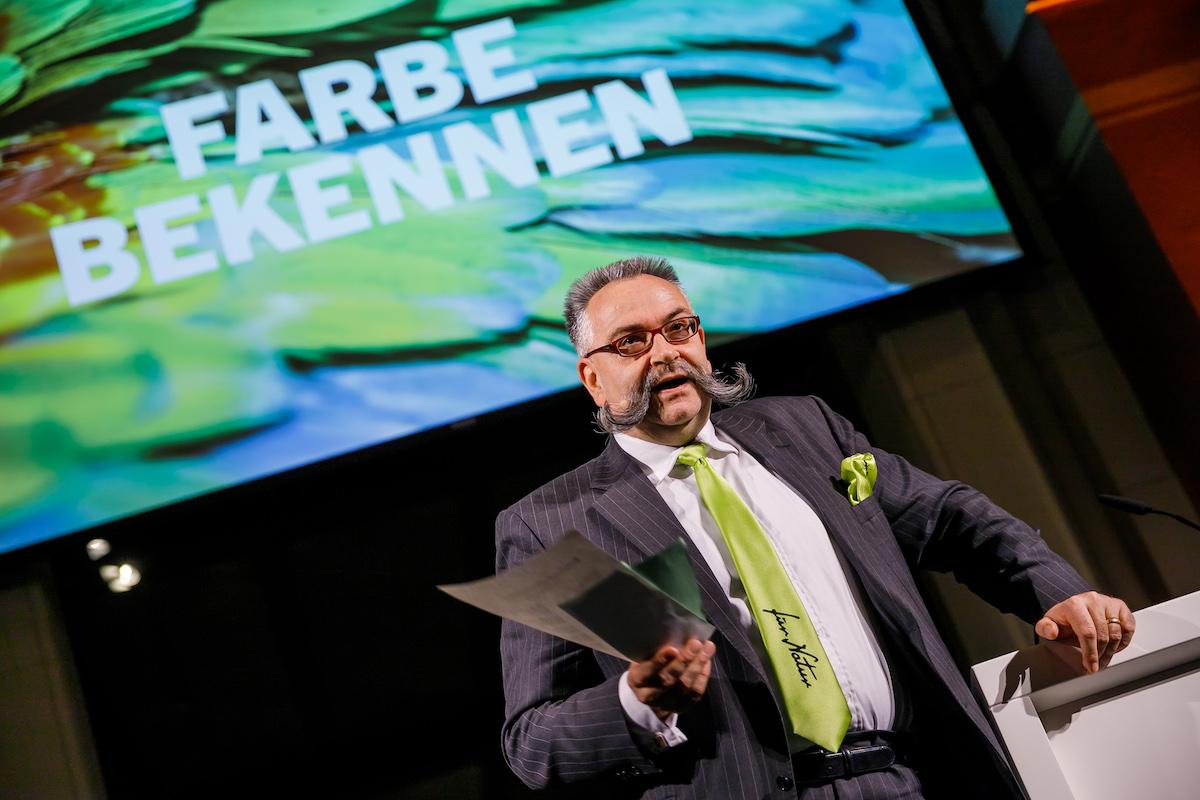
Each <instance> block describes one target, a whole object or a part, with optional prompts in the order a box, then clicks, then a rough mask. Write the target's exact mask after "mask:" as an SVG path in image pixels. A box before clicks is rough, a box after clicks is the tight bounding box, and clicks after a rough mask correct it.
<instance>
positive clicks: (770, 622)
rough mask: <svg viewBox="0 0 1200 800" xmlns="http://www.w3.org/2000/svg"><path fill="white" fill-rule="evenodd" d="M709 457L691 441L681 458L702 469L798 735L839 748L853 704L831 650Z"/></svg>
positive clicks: (703, 485)
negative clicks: (831, 659) (844, 691)
mask: <svg viewBox="0 0 1200 800" xmlns="http://www.w3.org/2000/svg"><path fill="white" fill-rule="evenodd" d="M707 452H708V446H707V445H705V444H700V443H694V444H689V445H688V446H687V447H685V448H683V449H682V450H681V451H680V452H679V457H678V459H677V460H678V463H680V464H682V465H684V466H687V467H691V468H692V470H693V471H694V472H695V475H696V485H697V486H699V487H700V499H701V500H703V501H704V505H705V506H707V507H708V510H709V512H710V513H711V514H712V516H713V519H714V520H716V522H717V526H718V527H720V529H721V534H722V535H723V536H724V537H725V543H726V544H727V545H728V546H729V553H730V555H732V556H733V563H734V565H735V566H736V567H737V571H738V576H739V577H740V578H741V580H742V586H743V587H745V589H746V595H747V597H748V599H749V602H750V610H751V612H752V613H753V614H754V619H755V621H756V622H757V623H758V632H759V634H761V635H762V639H763V645H764V646H765V648H766V653H767V660H768V661H769V662H770V663H771V669H772V670H773V671H774V672H775V677H776V679H777V680H778V683H779V687H780V690H781V691H782V693H783V702H784V705H785V706H786V708H787V714H788V719H789V720H790V721H791V723H792V730H793V731H795V732H796V733H797V734H799V735H800V736H803V737H804V738H805V739H808V740H809V741H810V742H813V743H815V744H819V745H820V746H821V747H824V748H825V749H826V750H830V751H834V750H837V749H838V748H839V747H841V745H842V739H843V738H844V737H845V736H846V730H847V729H848V728H849V727H850V707H849V706H847V705H846V697H845V695H843V694H842V687H841V686H840V685H838V681H837V676H836V675H834V674H833V669H832V668H831V667H830V665H829V659H828V658H827V657H826V655H825V648H824V647H822V646H821V640H820V639H819V638H817V632H816V630H814V629H813V626H812V622H811V621H809V618H808V612H806V611H805V610H804V605H803V604H802V603H801V602H800V597H799V596H798V595H797V594H796V589H795V587H794V586H793V585H792V581H791V579H790V578H788V575H787V572H786V571H785V570H784V568H783V564H781V563H780V562H779V557H778V556H777V555H776V554H775V548H774V547H773V546H772V545H771V542H770V540H769V539H768V538H767V534H766V533H765V532H764V531H763V529H762V526H761V525H759V524H758V520H757V519H755V518H754V513H753V512H751V511H750V509H749V507H747V506H746V504H745V503H744V502H743V501H742V498H740V497H738V493H737V491H736V490H734V488H733V487H732V486H730V485H729V484H728V483H726V482H725V479H724V478H722V477H721V476H720V475H718V474H717V472H716V470H714V469H713V468H712V465H711V464H709V463H708V460H707V459H706V458H705V457H704V455H705V453H707Z"/></svg>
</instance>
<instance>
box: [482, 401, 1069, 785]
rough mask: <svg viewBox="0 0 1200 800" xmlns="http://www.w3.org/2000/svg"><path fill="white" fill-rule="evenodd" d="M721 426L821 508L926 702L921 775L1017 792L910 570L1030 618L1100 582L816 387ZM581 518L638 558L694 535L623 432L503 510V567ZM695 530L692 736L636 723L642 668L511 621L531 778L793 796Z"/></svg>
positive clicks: (781, 741) (507, 671) (511, 666)
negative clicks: (864, 475)
mask: <svg viewBox="0 0 1200 800" xmlns="http://www.w3.org/2000/svg"><path fill="white" fill-rule="evenodd" d="M713 423H714V425H715V426H716V427H717V428H719V429H720V430H722V431H728V433H729V434H730V435H731V436H732V437H733V438H734V439H735V440H736V441H737V442H738V444H739V445H741V446H743V447H744V448H746V449H747V450H748V451H749V452H750V453H751V454H752V455H753V456H754V457H755V458H756V459H758V461H759V462H760V463H762V464H763V465H764V466H766V467H767V468H768V469H770V470H772V471H773V472H775V474H777V475H778V476H779V477H781V478H782V479H783V480H784V481H785V482H787V483H788V484H789V485H790V486H791V487H792V488H793V489H794V490H795V491H796V492H797V493H798V494H799V495H800V496H801V497H803V498H804V499H805V501H807V502H808V504H809V505H810V506H812V508H813V510H814V511H815V512H816V513H817V515H818V516H819V517H820V518H821V520H822V522H824V524H825V528H826V530H827V531H828V532H829V535H830V537H831V539H832V540H833V543H834V546H835V547H836V548H837V549H838V551H839V553H840V554H841V555H842V557H843V559H844V562H845V563H846V564H848V565H849V566H850V569H851V570H852V571H853V572H854V575H853V576H850V577H851V578H852V579H857V580H858V581H859V583H860V585H861V586H862V588H863V593H864V595H865V597H866V600H867V603H868V605H869V608H870V613H871V614H872V616H873V620H872V621H873V623H874V625H875V627H876V630H877V631H878V633H879V636H880V642H881V645H882V646H883V647H884V650H885V652H886V654H887V657H888V661H889V665H890V666H891V668H892V671H893V677H894V678H896V679H897V680H899V681H904V682H905V683H904V685H905V690H906V692H907V694H908V695H909V697H910V699H911V700H912V701H913V702H912V704H913V706H914V712H915V714H914V716H915V722H916V732H917V733H918V734H919V737H920V744H921V747H922V748H924V749H926V750H927V752H928V753H929V754H931V757H930V758H928V759H927V760H925V761H924V763H923V766H922V761H921V760H920V759H918V765H919V766H918V768H919V770H921V773H922V778H923V780H924V779H926V778H927V777H929V776H930V773H931V772H937V771H943V772H947V773H951V774H953V780H948V781H947V784H948V785H950V786H951V787H952V790H953V792H954V794H955V795H957V796H963V797H1020V796H1021V793H1020V789H1019V788H1018V784H1017V783H1016V781H1015V778H1014V777H1013V775H1012V773H1011V771H1010V770H1009V768H1008V766H1007V762H1006V760H1005V758H1004V755H1003V751H1002V750H1001V747H1000V745H999V743H998V741H997V739H996V737H995V735H994V733H993V731H992V729H991V727H990V726H989V723H988V721H987V719H986V718H985V716H984V714H983V712H982V710H981V709H980V707H979V705H978V704H977V703H976V701H975V700H974V698H973V696H972V695H971V693H970V690H969V689H968V688H967V685H966V683H965V682H964V680H963V678H962V676H961V674H960V673H959V671H958V669H957V667H956V666H955V664H954V662H953V660H952V659H951V656H950V653H949V652H948V650H947V649H946V646H945V644H944V642H943V641H942V639H941V637H940V636H939V635H938V632H937V630H936V629H935V627H934V623H933V620H932V619H931V617H930V615H929V612H928V610H927V608H926V607H925V604H924V602H923V601H922V599H921V596H920V594H919V593H918V591H917V587H916V584H915V583H914V580H913V576H912V573H911V570H913V569H916V568H928V569H935V570H941V571H947V570H953V572H954V574H955V576H956V578H957V579H958V580H959V581H961V582H963V583H965V584H967V585H968V586H969V587H970V588H971V589H972V590H973V591H975V592H976V593H977V594H979V595H980V596H982V597H983V598H984V599H985V600H987V601H989V602H990V603H992V604H993V605H995V606H997V607H998V608H1000V609H1001V610H1003V611H1011V612H1013V613H1015V614H1017V615H1018V616H1021V617H1022V618H1024V619H1026V620H1028V621H1030V622H1034V621H1036V620H1037V619H1038V618H1040V617H1041V615H1042V614H1043V613H1044V611H1045V610H1046V609H1048V608H1049V607H1050V606H1052V605H1054V604H1055V603H1057V602H1059V601H1060V600H1063V599H1065V598H1066V597H1069V596H1071V595H1073V594H1076V593H1078V592H1083V591H1087V590H1088V589H1089V588H1090V587H1088V585H1087V584H1086V583H1085V582H1084V580H1083V579H1082V578H1081V577H1080V576H1079V574H1078V573H1076V572H1075V570H1073V569H1072V568H1071V567H1070V566H1068V565H1067V564H1066V563H1065V562H1064V561H1063V560H1062V559H1061V558H1059V557H1058V556H1057V555H1055V554H1054V553H1052V552H1051V551H1050V550H1049V549H1048V548H1047V547H1046V545H1045V544H1044V542H1043V541H1042V539H1041V538H1040V537H1039V536H1038V535H1037V533H1036V532H1035V531H1034V530H1032V529H1031V528H1030V527H1029V526H1027V525H1026V524H1024V523H1023V522H1021V521H1019V520H1017V519H1015V518H1013V517H1012V516H1010V515H1008V514H1007V513H1005V512H1004V511H1002V510H1001V509H1000V508H998V507H997V506H995V505H994V504H993V503H992V502H991V501H989V500H988V499H987V498H986V497H985V496H984V495H983V494H981V493H980V492H978V491H976V490H974V489H972V488H970V487H968V486H966V485H965V484H962V483H959V482H956V481H943V480H939V479H937V478H935V477H933V476H931V475H929V474H927V473H925V472H922V471H921V470H919V469H917V468H916V467H913V466H912V465H910V464H909V463H908V462H907V461H905V460H904V459H902V458H900V457H899V456H895V455H892V454H890V453H887V452H884V451H882V450H880V449H879V448H876V447H872V446H871V445H870V444H869V443H868V442H867V440H866V438H865V437H864V436H863V435H862V434H860V433H858V432H857V431H855V430H854V428H853V427H852V426H851V425H850V423H849V422H847V421H846V420H845V419H843V418H842V417H840V416H838V415H837V414H835V413H834V412H833V411H832V410H830V409H829V407H828V406H827V405H825V403H824V402H823V401H821V400H820V399H818V398H815V397H802V398H765V399H759V400H754V401H751V402H748V403H744V404H742V405H740V406H737V407H736V408H733V409H729V410H726V411H722V412H719V413H717V414H715V415H714V416H713ZM867 451H870V452H872V453H874V455H875V459H876V462H877V465H878V479H877V482H876V485H875V489H874V493H873V494H872V495H871V497H870V498H868V499H867V500H866V501H864V502H863V503H860V504H859V505H857V506H851V505H850V503H849V502H848V500H847V499H846V497H845V495H844V494H842V493H841V492H839V490H838V488H837V487H836V486H835V481H836V479H837V478H838V477H839V468H840V464H841V461H842V459H843V458H844V457H846V456H847V455H850V454H852V453H860V452H867ZM572 529H575V530H579V531H580V532H582V533H583V534H584V535H585V536H586V537H587V538H588V539H589V540H591V541H592V542H593V543H595V544H596V545H598V546H600V547H601V548H603V549H604V550H606V551H607V552H609V553H610V554H612V555H613V556H615V557H616V558H619V559H622V560H624V561H627V562H630V563H636V562H638V561H640V560H642V559H644V558H646V557H648V556H650V555H653V554H654V553H656V552H658V551H659V550H661V549H662V548H663V547H665V546H666V545H668V544H670V543H671V542H672V541H674V540H675V539H677V538H678V537H680V536H683V537H684V539H685V540H688V537H687V535H686V534H685V532H684V530H683V528H682V527H681V526H680V524H679V522H678V520H677V519H676V518H675V516H674V514H672V512H671V511H670V509H669V508H668V506H667V505H666V503H665V502H664V501H663V499H662V497H661V496H660V495H659V493H658V491H657V490H656V489H655V487H654V486H653V485H652V484H651V483H650V481H649V480H648V479H647V478H646V477H645V476H644V475H643V473H642V470H641V469H640V467H639V466H638V464H637V462H635V461H634V460H633V459H632V458H631V457H630V456H628V455H627V454H626V453H625V452H624V451H623V450H622V449H621V448H620V447H619V446H618V445H617V444H616V443H615V442H614V441H611V440H610V441H609V443H608V447H607V448H606V449H605V451H604V452H603V453H602V454H601V455H600V456H598V457H597V458H595V459H593V460H591V461H589V462H588V463H586V464H584V465H583V466H581V467H579V468H578V469H576V470H574V471H572V472H569V473H567V474H565V475H562V476H560V477H559V478H557V479H555V480H553V481H551V482H550V483H548V484H546V485H545V486H543V487H541V488H540V489H538V490H537V491H535V492H533V493H532V494H530V495H528V496H527V497H525V498H524V499H522V500H520V501H519V502H517V503H516V504H515V505H513V506H512V507H510V508H508V509H506V510H504V511H502V512H501V513H500V515H499V517H498V518H497V520H496V549H497V556H496V561H497V569H507V568H508V567H511V566H513V565H515V564H518V563H520V562H521V561H522V560H524V559H526V558H528V557H529V556H531V555H533V554H535V553H537V552H538V551H540V550H541V549H543V548H545V547H548V546H550V545H551V544H552V543H553V542H554V541H556V540H557V539H558V537H560V536H562V535H563V534H564V533H566V532H567V531H569V530H572ZM688 541H689V554H690V556H691V562H692V568H693V569H694V570H695V573H696V577H697V581H698V583H699V585H700V589H701V595H702V598H703V603H704V610H705V612H706V614H707V615H708V618H709V620H710V621H711V622H712V623H713V624H714V625H715V626H716V627H717V633H715V634H714V637H713V638H714V642H715V643H716V645H717V658H716V660H715V662H714V667H713V674H712V677H711V679H710V682H709V684H708V689H707V691H706V693H705V696H704V698H703V699H702V700H701V701H700V702H699V703H698V704H697V705H696V706H695V707H693V708H692V709H689V710H688V711H686V712H684V713H683V714H681V715H680V722H679V725H680V727H681V728H682V729H683V730H684V731H685V732H686V733H687V735H688V738H689V742H688V743H687V744H685V745H683V746H682V747H679V748H675V749H673V750H671V751H668V753H667V754H666V755H662V756H656V757H654V758H650V757H647V756H646V755H645V754H644V753H643V752H641V751H640V750H639V749H638V747H637V746H636V744H635V743H634V740H633V738H632V737H631V735H630V733H629V729H628V724H627V722H626V718H625V716H624V713H623V712H622V710H621V704H620V700H619V697H618V694H617V684H616V682H617V680H618V679H620V677H621V675H622V674H623V673H624V672H625V670H626V668H627V667H628V664H627V663H625V662H623V661H621V660H619V659H616V658H612V657H611V656H607V655H604V654H600V653H596V652H595V651H592V650H590V649H588V648H584V647H580V646H578V645H574V644H571V643H569V642H565V641H563V640H561V639H558V638H556V637H552V636H548V635H546V634H543V633H541V632H539V631H536V630H533V629H531V628H528V627H525V626H523V625H520V624H517V623H513V622H509V621H507V620H505V622H504V623H503V626H502V629H501V642H500V651H501V661H502V665H503V671H504V693H505V705H506V709H505V715H506V721H505V723H504V727H503V736H502V739H503V747H504V754H505V758H506V759H507V761H508V763H509V766H510V767H511V768H512V769H513V771H514V772H515V773H516V774H517V776H518V777H520V778H521V780H523V781H524V782H525V783H526V784H528V785H530V786H533V787H546V786H555V785H562V784H572V788H571V792H570V793H571V795H572V796H575V795H578V794H579V793H581V792H583V791H584V790H585V789H587V788H589V787H590V788H592V789H597V790H599V791H598V794H600V795H601V796H605V797H626V796H628V797H647V798H650V797H656V798H658V797H664V798H666V797H700V798H707V797H712V798H759V797H763V798H765V797H783V796H787V795H788V794H790V795H791V796H793V797H794V796H795V795H794V790H792V791H791V792H787V791H785V789H784V787H788V786H789V780H790V779H791V777H792V770H791V762H790V759H789V756H788V752H787V741H786V733H785V729H784V720H783V719H782V717H781V716H780V714H779V711H778V706H777V705H776V703H775V700H774V698H773V696H772V694H771V689H770V688H769V684H768V683H767V682H766V680H765V676H764V674H763V666H762V664H761V663H760V661H759V659H758V657H757V656H756V654H755V652H754V650H753V648H752V647H751V645H750V642H749V640H748V639H747V638H746V635H745V633H744V632H743V631H742V629H741V628H740V626H739V625H738V623H737V618H736V614H735V612H734V610H733V608H732V606H731V605H730V603H729V601H728V598H727V597H726V596H725V594H724V592H723V591H722V590H721V588H720V587H719V585H718V583H717V581H716V579H715V578H714V577H713V575H712V572H711V571H710V570H709V568H708V565H707V564H706V563H705V561H704V558H703V557H702V556H701V555H700V554H699V553H698V552H697V551H696V550H695V548H693V547H691V545H690V540H688ZM933 777H937V776H936V775H934V776H933ZM929 788H930V787H929V786H927V787H926V790H927V791H929ZM821 794H822V793H821V792H816V793H813V792H809V793H806V794H805V797H810V796H821ZM826 796H828V797H833V792H832V790H829V791H828V792H827V793H826Z"/></svg>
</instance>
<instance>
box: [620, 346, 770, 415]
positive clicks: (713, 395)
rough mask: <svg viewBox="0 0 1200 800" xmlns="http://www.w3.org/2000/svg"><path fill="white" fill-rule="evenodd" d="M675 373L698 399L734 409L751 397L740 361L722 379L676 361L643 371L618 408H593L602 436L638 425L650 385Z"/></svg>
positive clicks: (647, 409)
mask: <svg viewBox="0 0 1200 800" xmlns="http://www.w3.org/2000/svg"><path fill="white" fill-rule="evenodd" d="M679 372H682V373H684V374H686V375H687V377H688V380H690V381H691V382H692V384H693V385H694V386H695V387H696V389H697V391H699V392H700V396H701V397H708V398H710V399H711V400H712V401H713V402H714V403H716V404H718V405H722V406H735V405H737V404H738V403H740V402H742V401H743V400H746V399H748V398H749V397H750V395H752V394H754V378H753V377H751V375H750V371H749V370H747V369H746V365H745V364H743V363H741V362H740V361H739V362H738V363H736V364H734V365H733V368H732V370H731V372H732V373H733V374H732V375H728V376H724V375H721V373H719V372H714V373H712V374H711V375H710V374H708V373H707V372H701V371H700V370H698V369H696V368H695V367H694V366H692V365H691V364H689V363H688V362H687V361H684V360H683V359H681V358H680V359H676V360H675V361H671V362H668V363H666V364H663V365H661V366H660V367H659V368H657V369H652V370H650V371H649V372H647V373H646V377H645V378H644V379H643V380H642V383H641V385H639V386H635V387H634V388H633V390H632V391H630V393H629V395H628V396H627V397H626V398H625V403H624V405H623V406H622V407H621V408H620V409H617V410H614V409H613V407H612V406H611V405H609V404H608V403H605V404H604V405H603V406H601V407H600V408H598V409H596V427H597V428H599V429H600V430H601V431H604V432H605V433H618V432H620V431H627V430H629V429H630V428H634V427H637V426H638V425H641V424H642V421H643V420H645V419H646V414H648V413H649V412H650V401H651V400H652V399H653V395H654V392H653V389H654V385H655V384H656V383H658V382H659V381H661V380H662V379H663V378H664V377H665V376H667V375H671V374H675V373H679Z"/></svg>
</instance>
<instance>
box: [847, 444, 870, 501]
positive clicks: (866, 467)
mask: <svg viewBox="0 0 1200 800" xmlns="http://www.w3.org/2000/svg"><path fill="white" fill-rule="evenodd" d="M878 474H879V473H878V470H876V469H875V456H873V455H871V454H870V453H855V454H854V455H852V456H846V457H845V458H843V459H842V480H843V481H845V482H846V495H847V496H848V497H849V498H850V505H852V506H856V505H858V504H859V503H861V502H862V501H863V500H866V499H867V498H868V497H870V496H871V492H872V491H873V490H874V489H875V478H876V476H877V475H878Z"/></svg>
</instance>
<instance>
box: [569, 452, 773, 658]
mask: <svg viewBox="0 0 1200 800" xmlns="http://www.w3.org/2000/svg"><path fill="white" fill-rule="evenodd" d="M592 488H593V489H595V490H596V491H597V492H599V493H600V495H599V497H597V498H596V500H595V503H594V506H593V507H594V508H595V509H596V510H597V511H598V512H599V513H600V514H601V515H602V516H603V517H604V518H605V519H606V520H607V521H608V522H609V523H610V524H611V525H613V526H614V527H616V528H617V530H618V531H620V532H621V533H622V534H624V536H625V538H626V539H627V540H628V541H629V543H630V544H631V545H632V546H633V547H634V548H635V549H636V550H638V551H640V553H641V555H642V557H643V558H648V557H650V556H652V555H654V554H655V553H658V552H659V551H661V550H662V549H663V548H665V547H666V546H667V545H669V544H671V543H673V542H674V541H675V540H676V539H678V538H680V537H682V538H683V540H684V542H686V543H687V552H688V560H689V561H690V562H691V565H692V571H693V572H694V573H695V575H696V583H697V585H699V587H700V599H701V602H702V603H703V606H704V613H705V614H706V615H707V616H708V620H709V622H711V623H712V624H713V625H716V626H717V629H718V630H719V631H720V632H721V634H722V635H723V636H724V637H725V638H726V639H727V640H729V642H730V643H731V644H732V645H733V646H734V648H735V649H736V650H737V652H738V654H739V655H740V656H741V657H742V659H743V660H744V661H745V662H746V663H747V664H749V665H750V666H751V667H752V669H753V671H754V672H755V673H757V676H758V679H759V680H765V674H764V673H763V671H762V670H763V667H762V664H761V663H760V661H759V658H758V656H757V655H756V654H755V652H754V648H753V647H752V646H751V644H750V640H749V639H748V638H747V636H746V632H745V630H744V629H743V628H742V624H741V621H740V620H739V619H738V615H737V611H736V610H735V609H734V607H733V605H732V604H731V603H730V602H729V597H728V596H727V595H726V594H725V590H724V589H723V588H721V584H720V583H719V582H718V581H717V578H716V576H715V575H713V572H712V570H711V569H710V568H709V566H708V562H707V561H705V560H704V556H702V555H700V552H699V550H697V549H696V546H695V545H694V544H693V543H692V540H691V537H690V536H688V534H687V532H686V531H685V530H684V529H683V526H682V525H680V524H679V520H678V519H677V518H676V516H675V514H674V512H672V511H671V508H670V507H669V506H668V505H667V503H666V501H665V500H663V498H662V495H660V494H659V493H658V490H657V489H656V488H654V485H653V484H652V483H651V482H650V479H649V478H647V477H646V476H645V474H644V473H643V472H642V469H641V467H640V466H639V465H638V463H637V461H635V460H634V459H633V457H631V456H630V455H629V454H628V453H626V452H625V451H624V450H622V449H621V446H620V445H618V444H617V443H616V440H614V439H611V438H610V439H609V442H608V446H607V447H606V448H605V450H604V454H603V455H602V456H601V459H600V465H599V466H598V468H597V469H596V471H595V472H594V473H593V478H592ZM744 672H745V671H744V670H737V672H735V674H738V673H744Z"/></svg>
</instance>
